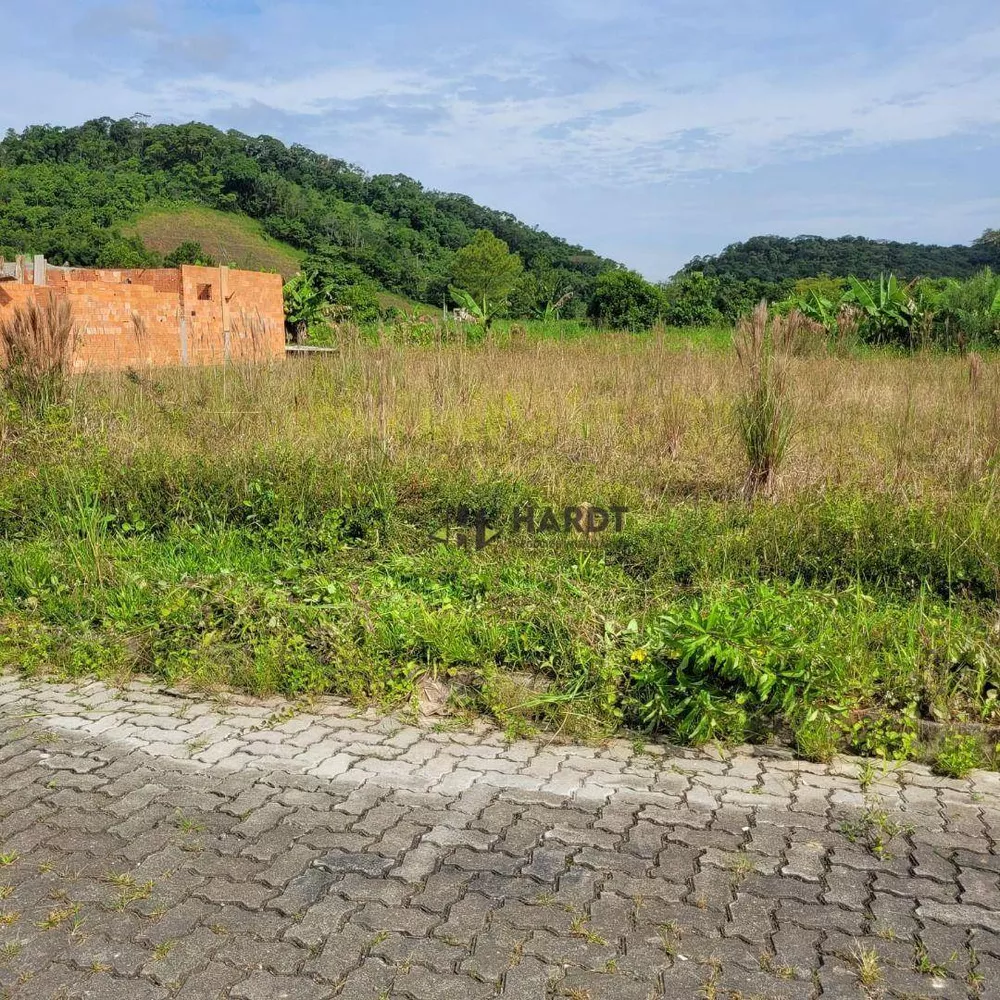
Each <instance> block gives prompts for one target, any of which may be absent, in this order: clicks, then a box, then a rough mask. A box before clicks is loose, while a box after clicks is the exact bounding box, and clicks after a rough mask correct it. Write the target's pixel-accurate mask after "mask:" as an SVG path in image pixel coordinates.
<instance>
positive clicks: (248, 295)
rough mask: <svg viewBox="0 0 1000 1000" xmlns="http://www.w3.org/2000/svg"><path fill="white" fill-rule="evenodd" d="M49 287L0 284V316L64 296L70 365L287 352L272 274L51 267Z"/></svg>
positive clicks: (212, 360) (194, 361)
mask: <svg viewBox="0 0 1000 1000" xmlns="http://www.w3.org/2000/svg"><path fill="white" fill-rule="evenodd" d="M47 280H48V289H46V288H40V287H39V288H36V287H35V286H32V285H22V284H17V283H15V282H10V281H5V282H0V319H2V318H3V317H4V315H5V313H6V312H7V311H8V310H12V309H14V308H16V307H17V306H18V305H20V304H21V303H23V302H24V301H26V300H27V299H28V298H29V297H32V296H42V295H46V294H55V295H60V296H68V298H69V300H70V302H71V303H72V305H73V315H74V318H75V320H76V324H77V332H78V346H77V350H76V355H75V358H74V369H75V370H76V371H87V370H94V369H116V368H126V367H138V366H145V365H183V364H191V365H206V364H221V363H222V362H224V361H225V360H226V359H227V358H228V359H234V360H239V359H245V360H264V359H265V358H283V357H284V354H285V325H284V304H283V301H282V293H281V288H282V281H281V276H280V275H277V274H264V273H260V272H256V271H233V270H228V269H226V268H218V267H191V266H184V267H181V268H175V269H165V268H161V269H155V270H146V271H138V270H135V271H127V270H121V271H89V270H82V269H80V270H76V269H73V270H64V269H60V268H49V269H48V273H47Z"/></svg>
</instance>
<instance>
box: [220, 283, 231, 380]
mask: <svg viewBox="0 0 1000 1000" xmlns="http://www.w3.org/2000/svg"><path fill="white" fill-rule="evenodd" d="M219 301H220V302H221V303H222V356H223V358H224V359H225V360H226V361H228V360H229V357H230V341H229V333H230V325H229V268H228V267H226V266H225V265H224V264H223V265H222V267H220V268H219Z"/></svg>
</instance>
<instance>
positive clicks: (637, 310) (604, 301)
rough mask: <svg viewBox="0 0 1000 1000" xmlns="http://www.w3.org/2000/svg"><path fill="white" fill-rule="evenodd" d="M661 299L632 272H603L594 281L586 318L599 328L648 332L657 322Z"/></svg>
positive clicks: (642, 279) (660, 309)
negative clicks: (588, 317) (595, 281)
mask: <svg viewBox="0 0 1000 1000" xmlns="http://www.w3.org/2000/svg"><path fill="white" fill-rule="evenodd" d="M662 309H663V299H662V297H661V295H660V293H659V291H658V290H657V289H656V288H655V287H654V286H653V285H651V284H650V283H649V282H648V281H646V280H645V278H643V277H642V275H640V274H636V273H635V271H621V270H619V271H605V272H604V274H602V275H600V277H598V279H597V283H596V285H595V286H594V294H593V297H592V298H591V300H590V305H589V307H588V310H587V312H588V315H589V316H590V318H591V319H592V320H594V322H596V323H597V324H598V325H600V326H602V327H606V328H607V329H612V330H630V331H632V332H633V333H635V332H638V331H641V330H648V329H649V328H650V327H651V326H652V325H653V324H654V323H655V322H656V321H657V319H658V318H659V316H660V313H661V311H662Z"/></svg>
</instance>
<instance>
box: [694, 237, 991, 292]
mask: <svg viewBox="0 0 1000 1000" xmlns="http://www.w3.org/2000/svg"><path fill="white" fill-rule="evenodd" d="M986 266H992V267H994V268H996V267H998V266H1000V249H998V248H997V247H996V246H994V245H990V244H988V243H985V242H976V243H973V244H972V245H970V246H963V245H956V246H950V247H945V246H935V245H933V244H923V243H898V242H894V241H892V240H873V239H868V238H866V237H864V236H841V237H839V238H837V239H827V238H824V237H822V236H795V237H787V236H754V237H753V238H751V239H749V240H745V241H744V242H742V243H732V244H730V245H729V246H728V247H726V248H725V250H723V251H722V252H721V253H719V254H715V255H711V256H705V257H695V258H694V259H692V260H691V261H689V262H688V263H687V264H685V265H684V267H683V268H682V271H681V273H690V272H692V271H701V272H702V273H704V274H709V275H714V276H718V277H722V276H728V277H732V278H736V279H738V280H740V281H746V280H748V279H751V278H756V279H758V280H760V281H786V280H795V279H798V278H813V277H816V276H817V275H820V274H829V275H832V276H837V277H845V276H847V275H849V274H853V275H856V276H857V277H859V278H877V277H878V276H879V274H882V273H887V272H892V273H894V274H897V275H899V276H900V277H902V278H918V277H928V278H968V277H971V276H972V275H973V274H975V273H976V272H977V271H979V270H981V269H982V268H984V267H986Z"/></svg>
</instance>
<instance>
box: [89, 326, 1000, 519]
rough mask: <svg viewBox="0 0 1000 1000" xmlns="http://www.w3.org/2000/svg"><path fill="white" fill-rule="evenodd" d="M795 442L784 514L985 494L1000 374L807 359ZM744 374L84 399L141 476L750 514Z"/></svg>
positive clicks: (409, 371) (628, 348)
mask: <svg viewBox="0 0 1000 1000" xmlns="http://www.w3.org/2000/svg"><path fill="white" fill-rule="evenodd" d="M785 363H786V365H787V378H788V384H789V392H790V396H791V400H792V410H793V414H794V416H793V424H792V438H791V444H790V447H789V450H788V454H787V457H786V459H785V463H784V465H783V467H782V469H781V470H780V473H779V477H778V481H777V484H776V489H777V492H778V495H786V496H787V495H789V494H792V493H794V492H796V491H800V490H804V489H812V488H816V487H818V486H823V485H854V486H859V487H862V488H865V489H872V490H879V491H883V490H892V491H900V492H902V493H905V494H907V495H911V496H914V495H928V494H933V495H944V494H947V493H948V492H949V491H951V490H955V489H959V488H962V487H964V486H967V485H968V484H969V483H971V482H973V481H976V480H978V479H980V478H981V477H983V476H984V474H986V473H987V471H988V466H989V463H990V462H991V461H992V460H993V459H994V458H995V456H996V454H997V450H998V447H1000V365H998V362H997V361H996V360H992V359H991V360H985V359H980V360H979V361H978V362H977V363H976V368H975V374H974V377H970V366H969V362H968V360H966V359H961V358H951V357H942V356H938V355H929V354H928V355H918V356H915V357H906V358H904V357H890V356H885V355H877V356H872V357H863V358H859V357H850V358H836V357H790V358H788V359H787V361H786V362H785ZM738 375H739V372H738V368H737V362H736V359H735V357H734V356H733V355H732V354H726V353H720V352H716V351H707V350H700V349H694V348H692V347H691V346H690V345H687V346H684V345H683V343H681V342H678V340H677V337H676V335H673V336H671V335H664V336H660V337H654V338H650V339H635V338H630V337H628V336H608V337H602V338H598V337H593V338H587V339H584V340H579V341H573V342H569V343H558V342H554V341H539V342H525V343H520V344H516V345H514V346H509V347H506V348H498V347H495V346H492V345H490V344H486V345H483V346H480V347H465V346H437V347H416V346H396V345H382V346H366V345H364V344H362V343H360V342H357V343H353V344H345V345H344V346H342V347H341V349H340V350H339V352H338V353H336V354H333V355H328V356H324V357H323V358H319V359H316V358H310V359H308V360H297V361H288V362H285V363H281V364H274V365H263V366H254V367H253V369H252V371H247V372H244V373H243V374H242V375H241V368H240V366H239V365H230V366H228V367H227V368H225V369H205V370H194V369H187V370H183V371H163V372H157V373H155V375H154V381H155V386H156V388H155V390H151V389H150V388H149V386H148V385H145V384H144V385H139V384H137V383H136V382H135V381H134V380H133V381H129V380H128V379H126V378H123V377H120V376H116V375H105V376H88V377H87V378H86V379H85V380H81V381H79V382H78V383H77V384H76V403H77V406H76V419H77V420H78V421H79V422H80V423H81V426H82V427H83V429H84V431H85V433H89V434H95V435H97V436H100V437H101V439H102V440H105V441H106V442H108V443H109V444H110V447H111V448H112V449H113V451H115V452H117V453H118V454H121V455H122V456H123V457H127V456H128V455H130V454H133V453H135V452H137V451H141V450H143V449H147V448H150V447H154V448H156V449H159V450H162V451H163V452H164V453H165V454H167V455H168V456H170V455H173V456H182V455H192V454H202V455H205V456H207V457H212V456H219V455H225V456H232V455H239V454H240V453H241V452H249V451H252V450H256V449H260V448H266V449H278V450H289V451H291V452H295V453H298V454H302V455H308V456H311V457H313V458H315V459H317V460H319V461H330V462H335V463H348V464H356V465H357V466H358V467H359V468H360V467H361V466H370V465H371V463H372V462H373V461H378V462H384V461H389V462H391V463H393V464H394V465H395V466H396V467H397V468H398V469H400V470H401V471H402V472H404V473H408V474H412V476H413V477H414V480H415V481H419V479H420V478H421V477H422V476H424V475H427V474H433V473H440V472H441V471H442V470H448V469H463V470H466V471H467V472H470V473H473V474H475V475H477V476H479V477H481V478H483V479H493V478H498V477H512V478H519V479H523V480H527V481H530V482H532V483H534V484H536V485H538V486H541V487H548V488H550V489H552V490H553V491H554V492H557V493H559V495H560V496H561V497H564V496H567V495H579V496H588V495H589V496H602V495H604V494H603V493H602V492H601V491H602V490H606V489H607V488H608V487H611V486H613V487H614V488H615V489H617V490H619V491H624V493H625V495H626V496H628V498H629V500H630V501H631V502H633V503H637V504H638V503H641V504H643V505H645V506H656V505H657V504H658V503H659V502H660V501H663V500H669V499H676V498H677V497H679V496H700V497H705V496H733V495H735V494H736V492H737V491H738V489H739V486H740V483H741V482H742V480H743V476H744V472H745V469H744V467H743V462H744V460H743V457H742V452H741V449H740V446H739V444H738V442H737V441H736V439H735V437H734V433H733V428H734V423H733V399H734V396H735V392H736V389H737V386H738Z"/></svg>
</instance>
